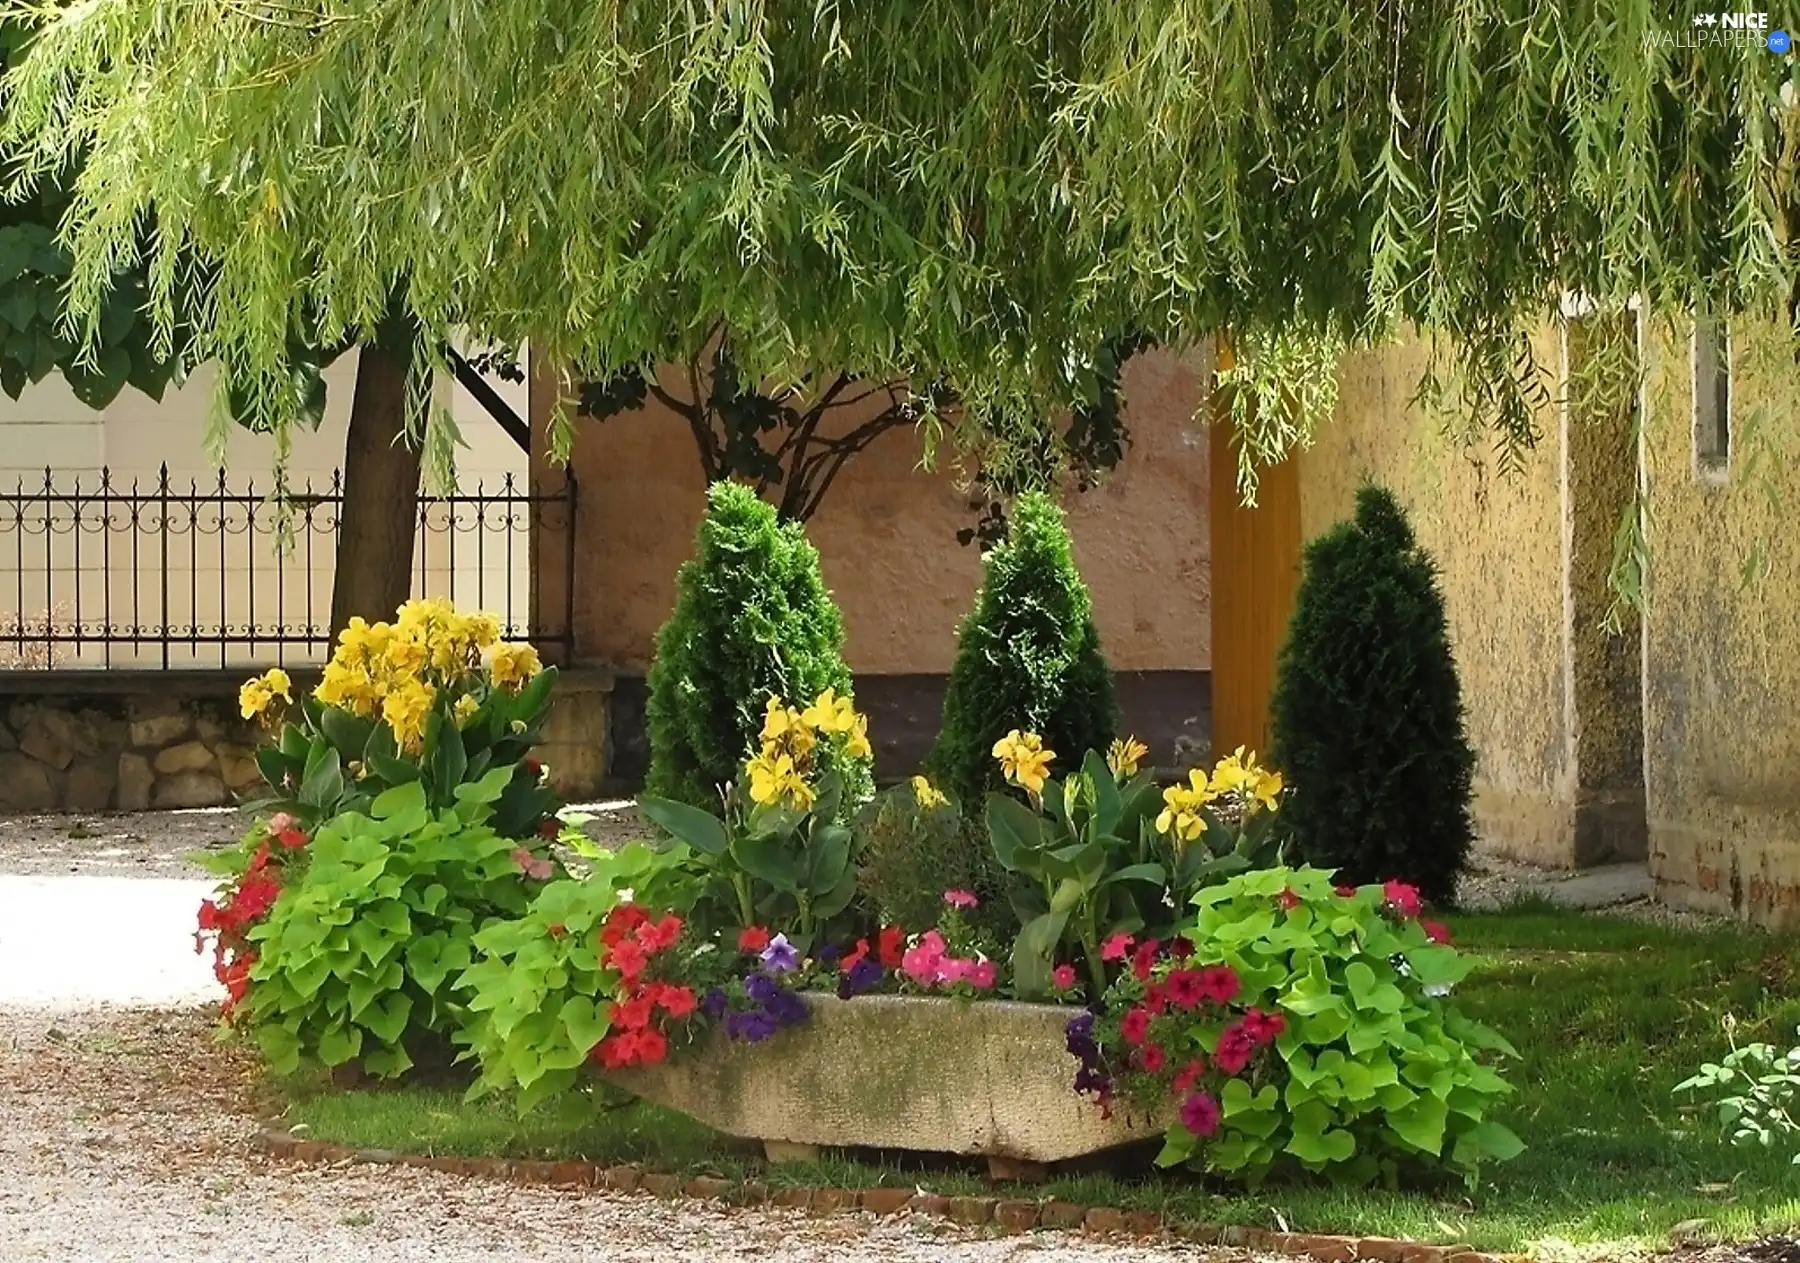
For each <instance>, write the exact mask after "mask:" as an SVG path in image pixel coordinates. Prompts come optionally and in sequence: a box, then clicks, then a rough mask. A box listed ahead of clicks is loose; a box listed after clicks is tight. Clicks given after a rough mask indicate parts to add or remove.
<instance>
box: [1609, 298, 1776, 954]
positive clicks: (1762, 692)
mask: <svg viewBox="0 0 1800 1263" xmlns="http://www.w3.org/2000/svg"><path fill="white" fill-rule="evenodd" d="M1732 335H1733V343H1734V346H1733V361H1734V364H1733V387H1734V392H1735V396H1736V398H1735V401H1734V408H1733V418H1732V427H1731V428H1732V447H1733V451H1732V456H1731V462H1730V467H1729V470H1728V472H1727V474H1726V477H1725V478H1724V480H1723V481H1722V482H1720V481H1714V480H1710V479H1703V478H1700V477H1698V476H1697V475H1696V473H1695V468H1694V461H1693V437H1692V411H1691V409H1692V396H1691V393H1690V391H1691V377H1692V374H1691V369H1690V361H1689V358H1688V346H1687V341H1686V339H1687V330H1685V329H1682V330H1679V331H1674V332H1669V331H1656V332H1654V333H1653V334H1652V336H1651V337H1650V338H1649V344H1650V346H1651V347H1652V354H1651V357H1650V361H1649V365H1648V368H1649V373H1648V383H1647V386H1646V403H1647V407H1648V417H1649V422H1648V424H1647V425H1646V432H1645V440H1644V456H1645V461H1646V466H1647V469H1648V474H1649V483H1648V485H1649V488H1650V511H1651V516H1650V556H1651V589H1650V601H1649V610H1648V614H1647V616H1646V631H1645V636H1646V641H1645V644H1646V654H1645V662H1646V668H1645V674H1644V685H1645V687H1644V701H1645V747H1646V754H1647V762H1648V765H1649V769H1650V771H1649V823H1650V848H1651V852H1650V854H1651V871H1652V872H1653V873H1654V874H1655V876H1656V878H1657V884H1658V890H1659V892H1660V893H1661V894H1662V895H1663V896H1664V897H1665V898H1668V899H1670V900H1671V901H1674V902H1680V903H1686V904H1691V905H1694V906H1699V907H1704V908H1708V909H1711V910H1714V911H1720V912H1726V911H1735V912H1736V913H1738V914H1739V915H1742V916H1745V917H1747V918H1750V919H1753V920H1757V921H1761V922H1764V923H1766V924H1775V925H1781V926H1790V927H1791V926H1793V925H1795V924H1800V723H1797V722H1796V718H1795V717H1796V716H1797V715H1800V656H1797V655H1796V653H1795V647H1796V645H1797V644H1800V634H1797V633H1800V584H1797V583H1796V579H1797V578H1800V573H1797V572H1800V533H1796V531H1795V530H1794V513H1795V507H1796V505H1797V504H1800V465H1797V464H1796V457H1797V455H1800V453H1797V452H1796V451H1795V446H1796V444H1795V440H1794V438H1793V437H1792V436H1793V432H1794V428H1795V418H1794V416H1793V405H1792V402H1791V400H1792V397H1793V386H1792V382H1793V372H1794V365H1793V360H1792V353H1791V351H1789V350H1787V349H1786V348H1785V347H1783V346H1780V345H1777V343H1780V342H1785V336H1782V335H1777V336H1771V334H1770V332H1769V331H1767V330H1759V329H1756V328H1754V327H1749V326H1744V325H1739V326H1737V327H1734V329H1733V330H1732ZM1747 572H1748V573H1749V574H1750V575H1751V576H1752V577H1750V578H1749V579H1748V581H1747V580H1746V573H1747Z"/></svg>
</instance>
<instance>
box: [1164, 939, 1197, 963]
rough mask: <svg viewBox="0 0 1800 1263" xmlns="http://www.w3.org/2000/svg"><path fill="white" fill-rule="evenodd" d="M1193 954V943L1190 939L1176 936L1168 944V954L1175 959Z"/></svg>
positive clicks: (1184, 958)
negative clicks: (1176, 937)
mask: <svg viewBox="0 0 1800 1263" xmlns="http://www.w3.org/2000/svg"><path fill="white" fill-rule="evenodd" d="M1193 954H1194V943H1193V940H1192V939H1185V938H1178V939H1176V940H1175V941H1174V942H1172V943H1170V944H1169V955H1171V956H1173V957H1174V958H1175V959H1176V960H1186V959H1187V958H1188V957H1190V956H1192V955H1193Z"/></svg>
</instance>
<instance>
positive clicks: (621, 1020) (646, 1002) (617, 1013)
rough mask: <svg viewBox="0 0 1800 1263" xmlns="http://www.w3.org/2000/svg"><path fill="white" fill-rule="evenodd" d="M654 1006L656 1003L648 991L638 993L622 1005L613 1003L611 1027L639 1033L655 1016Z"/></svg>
mask: <svg viewBox="0 0 1800 1263" xmlns="http://www.w3.org/2000/svg"><path fill="white" fill-rule="evenodd" d="M655 1004H656V1001H655V1000H654V999H653V998H652V997H651V995H650V993H649V992H648V991H640V992H638V993H637V994H636V995H634V996H632V997H631V998H630V999H629V1000H626V1001H624V1002H622V1003H621V1002H618V1001H615V1002H614V1003H613V1006H612V1021H613V1025H614V1026H620V1027H623V1028H624V1029H626V1030H628V1031H641V1030H643V1029H644V1028H645V1027H646V1026H648V1025H650V1019H651V1018H653V1017H655V1016H656V1010H655V1007H654V1006H655Z"/></svg>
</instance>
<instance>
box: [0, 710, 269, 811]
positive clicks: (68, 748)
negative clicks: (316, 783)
mask: <svg viewBox="0 0 1800 1263" xmlns="http://www.w3.org/2000/svg"><path fill="white" fill-rule="evenodd" d="M256 744H257V733H256V730H255V729H254V727H253V726H252V725H250V724H248V723H246V722H244V721H243V720H242V719H240V718H238V716H237V715H236V714H235V713H234V708H233V706H232V703H231V701H230V699H228V698H225V697H213V696H194V695H191V694H190V695H185V696H184V695H181V694H179V693H171V692H164V693H159V694H145V695H128V696H119V695H94V696H67V697H57V696H53V695H48V694H47V695H45V696H42V697H36V696H34V697H26V698H16V699H15V700H12V701H10V702H7V703H5V704H4V706H3V708H0V812H27V811H59V810H60V811H109V810H116V811H142V810H145V809H149V808H156V809H163V808H180V807H218V806H224V805H226V804H228V803H231V802H233V801H235V798H236V796H237V795H238V794H240V793H243V792H244V791H248V790H251V789H253V788H254V787H255V786H256V785H257V784H258V783H259V779H260V778H259V774H258V772H257V768H256V758H255V754H254V751H255V748H256Z"/></svg>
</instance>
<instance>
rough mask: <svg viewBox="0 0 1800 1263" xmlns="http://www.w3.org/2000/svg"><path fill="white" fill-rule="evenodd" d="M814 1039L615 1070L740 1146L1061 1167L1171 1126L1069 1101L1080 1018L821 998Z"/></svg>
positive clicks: (718, 1037)
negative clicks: (1075, 1023) (905, 1152)
mask: <svg viewBox="0 0 1800 1263" xmlns="http://www.w3.org/2000/svg"><path fill="white" fill-rule="evenodd" d="M801 1000H802V1003H804V1004H805V1006H806V1008H807V1010H808V1017H807V1021H806V1023H805V1027H804V1029H803V1030H798V1031H795V1032H793V1033H791V1034H789V1035H786V1036H784V1037H781V1038H777V1039H770V1040H766V1041H760V1042H756V1043H749V1042H745V1041H743V1040H733V1039H731V1038H729V1037H728V1036H727V1035H726V1033H725V1032H724V1031H723V1030H722V1029H721V1030H718V1031H715V1032H714V1033H713V1034H711V1035H710V1036H708V1037H707V1038H706V1039H705V1040H704V1041H703V1042H702V1043H701V1044H699V1045H698V1046H697V1047H696V1048H695V1049H694V1050H693V1053H692V1055H690V1056H685V1057H682V1058H679V1059H676V1060H672V1061H665V1062H662V1063H660V1064H657V1065H653V1066H642V1067H635V1068H631V1069H624V1070H611V1071H607V1072H606V1077H607V1078H608V1079H610V1080H611V1081H612V1082H614V1083H616V1084H618V1085H619V1086H621V1087H623V1088H625V1089H627V1090H628V1091H631V1092H635V1093H637V1094H638V1095H640V1096H643V1097H645V1098H647V1099H649V1100H652V1101H655V1102H657V1103H658V1104H662V1105H667V1106H670V1107H672V1108H674V1109H678V1110H680V1111H681V1112H682V1113H683V1114H687V1115H689V1116H690V1117H692V1118H695V1119H698V1120H699V1121H700V1122H703V1123H705V1124H706V1125H707V1126H709V1127H713V1128H715V1129H717V1130H718V1131H722V1132H724V1133H726V1134H727V1135H731V1136H738V1137H743V1138H746V1139H752V1140H761V1141H765V1142H767V1141H776V1142H781V1143H786V1144H801V1145H817V1146H829V1147H843V1148H870V1149H910V1150H919V1151H925V1152H930V1153H954V1154H967V1155H975V1156H982V1157H1004V1158H1014V1159H1018V1160H1021V1161H1027V1162H1056V1161H1060V1160H1062V1159H1065V1158H1073V1157H1077V1156H1080V1155H1083V1154H1088V1153H1094V1152H1098V1151H1100V1150H1103V1149H1110V1148H1114V1147H1116V1146H1118V1145H1123V1144H1129V1143H1131V1142H1133V1141H1141V1140H1145V1139H1153V1138H1155V1137H1156V1136H1157V1135H1158V1134H1159V1133H1160V1132H1161V1130H1162V1126H1163V1124H1165V1123H1166V1122H1167V1121H1168V1120H1167V1119H1166V1118H1157V1117H1153V1116H1151V1115H1148V1114H1146V1113H1144V1112H1142V1111H1139V1112H1135V1113H1134V1112H1133V1111H1131V1110H1126V1109H1116V1110H1112V1111H1107V1112H1103V1111H1101V1110H1098V1109H1096V1108H1094V1107H1093V1106H1092V1105H1091V1104H1089V1103H1087V1102H1085V1101H1083V1100H1082V1099H1081V1098H1080V1097H1078V1096H1076V1095H1075V1094H1074V1093H1073V1092H1071V1091H1070V1090H1069V1069H1070V1062H1069V1060H1068V1056H1067V1054H1066V1053H1065V1052H1064V1042H1065V1029H1064V1028H1065V1027H1066V1026H1067V1024H1068V1021H1069V1010H1068V1009H1067V1008H1065V1007H1062V1006H1059V1005H1050V1004H1022V1003H1018V1002H1014V1001H1005V1000H995V1001H984V1002H981V1003H976V1004H971V1003H965V1002H962V1001H958V1000H954V999H940V998H936V997H930V996H898V995H873V996H861V997H858V998H856V999H853V1000H840V999H838V998H837V997H835V996H830V995H824V994H816V993H815V994H810V995H803V996H802V997H801Z"/></svg>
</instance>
